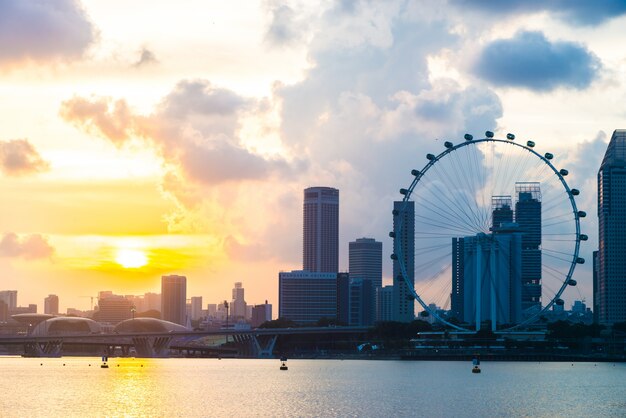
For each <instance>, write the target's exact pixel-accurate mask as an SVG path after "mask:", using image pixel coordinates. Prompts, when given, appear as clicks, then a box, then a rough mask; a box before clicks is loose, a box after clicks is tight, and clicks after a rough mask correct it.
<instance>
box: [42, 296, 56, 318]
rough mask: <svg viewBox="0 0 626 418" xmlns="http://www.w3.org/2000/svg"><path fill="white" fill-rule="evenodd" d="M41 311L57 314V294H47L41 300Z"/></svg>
mask: <svg viewBox="0 0 626 418" xmlns="http://www.w3.org/2000/svg"><path fill="white" fill-rule="evenodd" d="M43 313H45V314H50V315H57V314H58V313H59V297H58V296H57V295H48V297H47V298H45V299H44V300H43Z"/></svg>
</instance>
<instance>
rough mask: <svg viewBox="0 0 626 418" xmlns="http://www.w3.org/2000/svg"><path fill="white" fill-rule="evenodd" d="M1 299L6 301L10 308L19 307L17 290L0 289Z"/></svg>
mask: <svg viewBox="0 0 626 418" xmlns="http://www.w3.org/2000/svg"><path fill="white" fill-rule="evenodd" d="M0 300H2V301H4V303H6V304H7V306H8V308H9V309H14V308H17V290H0Z"/></svg>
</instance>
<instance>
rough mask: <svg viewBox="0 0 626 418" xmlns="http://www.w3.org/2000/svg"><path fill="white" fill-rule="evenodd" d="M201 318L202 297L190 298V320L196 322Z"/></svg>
mask: <svg viewBox="0 0 626 418" xmlns="http://www.w3.org/2000/svg"><path fill="white" fill-rule="evenodd" d="M201 318H202V296H192V297H191V320H192V321H197V320H199V319H201Z"/></svg>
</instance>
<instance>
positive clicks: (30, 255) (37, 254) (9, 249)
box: [0, 232, 54, 260]
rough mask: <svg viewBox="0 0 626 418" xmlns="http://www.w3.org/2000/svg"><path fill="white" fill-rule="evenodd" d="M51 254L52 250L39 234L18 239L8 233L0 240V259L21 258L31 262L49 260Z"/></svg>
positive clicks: (11, 233)
mask: <svg viewBox="0 0 626 418" xmlns="http://www.w3.org/2000/svg"><path fill="white" fill-rule="evenodd" d="M53 253H54V248H53V247H52V246H51V245H50V243H49V242H48V240H47V239H46V238H45V237H43V236H41V235H39V234H32V235H23V236H21V237H19V236H18V235H17V234H15V233H13V232H9V233H6V234H4V235H3V236H2V239H0V257H11V258H17V257H21V258H25V259H27V260H33V259H39V258H49V257H51V256H52V254H53Z"/></svg>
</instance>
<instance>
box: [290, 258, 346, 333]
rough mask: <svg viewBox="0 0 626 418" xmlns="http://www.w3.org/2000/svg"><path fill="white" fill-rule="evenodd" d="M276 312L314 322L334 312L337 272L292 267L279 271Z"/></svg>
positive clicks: (294, 319) (329, 316)
mask: <svg viewBox="0 0 626 418" xmlns="http://www.w3.org/2000/svg"><path fill="white" fill-rule="evenodd" d="M278 316H279V318H285V319H289V320H292V321H294V322H297V323H300V324H314V323H316V322H317V321H319V320H320V319H322V318H333V319H334V318H336V316H337V273H315V272H310V271H302V270H295V271H290V272H280V273H279V274H278Z"/></svg>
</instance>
